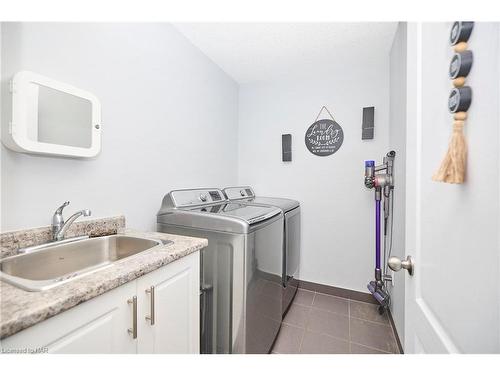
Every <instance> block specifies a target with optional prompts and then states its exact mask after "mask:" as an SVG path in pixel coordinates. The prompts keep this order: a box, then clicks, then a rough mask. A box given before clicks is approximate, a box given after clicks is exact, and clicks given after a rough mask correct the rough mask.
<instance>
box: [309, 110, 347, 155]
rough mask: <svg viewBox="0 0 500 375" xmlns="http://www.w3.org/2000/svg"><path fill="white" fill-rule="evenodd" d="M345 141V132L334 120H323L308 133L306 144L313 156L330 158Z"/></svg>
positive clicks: (315, 124) (312, 126) (313, 125)
mask: <svg viewBox="0 0 500 375" xmlns="http://www.w3.org/2000/svg"><path fill="white" fill-rule="evenodd" d="M343 141H344V131H343V130H342V128H341V127H340V125H339V124H337V123H336V122H335V121H333V120H329V119H323V120H318V121H316V122H315V123H313V124H312V125H311V126H309V128H308V129H307V131H306V135H305V142H306V147H307V149H308V150H309V151H310V152H311V154H314V155H317V156H328V155H331V154H333V153H335V152H337V151H338V149H339V148H340V146H342V142H343Z"/></svg>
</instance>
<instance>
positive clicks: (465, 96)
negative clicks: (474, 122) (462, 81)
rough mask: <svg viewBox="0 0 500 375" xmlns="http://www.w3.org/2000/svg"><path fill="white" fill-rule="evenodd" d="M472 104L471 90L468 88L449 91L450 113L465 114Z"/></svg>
mask: <svg viewBox="0 0 500 375" xmlns="http://www.w3.org/2000/svg"><path fill="white" fill-rule="evenodd" d="M471 102H472V89H471V88H470V87H469V86H464V87H458V88H454V89H453V90H451V93H450V96H449V98H448V109H449V111H450V112H451V113H456V112H467V110H468V109H469V107H470V103H471Z"/></svg>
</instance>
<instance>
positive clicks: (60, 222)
mask: <svg viewBox="0 0 500 375" xmlns="http://www.w3.org/2000/svg"><path fill="white" fill-rule="evenodd" d="M67 205H69V202H68V201H66V202H64V203H63V204H62V205H61V206H60V207H59V208H58V209H57V210H56V212H54V216H52V240H53V241H62V240H64V235H65V234H66V231H67V230H68V228H69V227H70V226H71V224H73V221H75V220H76V219H78V218H79V217H80V216H82V215H83V216H90V215H91V212H90V210H87V209H86V210H81V211H78V212H75V213H74V214H73V215H71V216H70V217H69V219H68V220H67V221H64V218H63V215H62V212H63V210H64V207H66V206H67Z"/></svg>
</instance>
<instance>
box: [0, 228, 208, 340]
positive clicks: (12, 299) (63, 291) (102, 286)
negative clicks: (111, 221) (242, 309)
mask: <svg viewBox="0 0 500 375" xmlns="http://www.w3.org/2000/svg"><path fill="white" fill-rule="evenodd" d="M118 232H119V233H122V234H127V235H130V236H135V237H141V238H148V239H157V240H170V241H172V242H173V243H169V244H166V245H161V246H156V247H154V248H151V249H150V250H146V251H143V252H141V253H138V254H136V255H133V256H131V257H129V258H125V259H123V260H120V261H119V262H117V263H114V264H113V265H112V266H110V267H107V268H104V269H102V270H99V271H95V272H93V273H91V274H89V275H86V276H82V277H80V278H77V279H75V280H72V281H68V282H67V283H65V284H62V285H60V286H57V287H54V288H52V289H49V290H45V291H41V292H28V291H25V290H22V289H19V288H17V287H14V286H12V285H10V284H8V283H6V282H4V281H0V298H1V300H0V338H2V339H3V338H6V337H8V336H10V335H13V334H15V333H17V332H19V331H21V330H23V329H25V328H28V327H30V326H32V325H34V324H36V323H39V322H42V321H43V320H46V319H48V318H50V317H53V316H54V315H57V314H59V313H61V312H63V311H66V310H68V309H70V308H72V307H74V306H77V305H79V304H80V303H82V302H85V301H88V300H89V299H91V298H94V297H97V296H99V295H101V294H103V293H105V292H107V291H109V290H111V289H113V288H116V287H118V286H120V285H123V284H125V283H127V282H129V281H131V280H134V279H136V278H138V277H140V276H142V275H144V274H147V273H149V272H151V271H154V270H156V269H158V268H160V267H162V266H164V265H166V264H168V263H171V262H173V261H175V260H177V259H179V258H182V257H185V256H187V255H189V254H191V253H194V252H196V251H199V250H200V249H202V248H204V247H206V246H207V244H208V241H207V240H206V239H202V238H194V237H184V236H178V235H173V234H166V233H156V232H137V231H133V230H130V229H127V230H125V229H120V230H119V231H118Z"/></svg>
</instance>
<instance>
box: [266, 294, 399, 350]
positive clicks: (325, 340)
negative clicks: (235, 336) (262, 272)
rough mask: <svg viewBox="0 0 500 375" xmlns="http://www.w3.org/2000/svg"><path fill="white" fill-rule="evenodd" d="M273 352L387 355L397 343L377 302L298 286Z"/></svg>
mask: <svg viewBox="0 0 500 375" xmlns="http://www.w3.org/2000/svg"><path fill="white" fill-rule="evenodd" d="M272 352H273V353H275V354H299V353H302V354H348V353H353V354H354V353H355V354H388V353H398V352H399V351H398V346H397V343H396V338H395V336H394V332H393V331H392V327H391V325H390V322H389V317H388V316H387V314H384V315H379V313H378V311H377V305H374V304H370V303H364V302H358V301H354V300H350V299H345V298H340V297H334V296H330V295H327V294H321V293H315V292H312V291H308V290H304V289H299V290H298V291H297V295H296V296H295V300H294V302H293V304H292V306H291V307H290V310H289V311H288V313H287V315H286V316H285V318H284V320H283V324H282V326H281V331H280V333H279V336H278V338H277V339H276V343H275V344H274V347H273V350H272Z"/></svg>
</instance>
